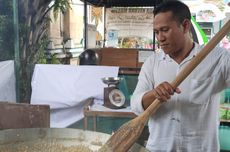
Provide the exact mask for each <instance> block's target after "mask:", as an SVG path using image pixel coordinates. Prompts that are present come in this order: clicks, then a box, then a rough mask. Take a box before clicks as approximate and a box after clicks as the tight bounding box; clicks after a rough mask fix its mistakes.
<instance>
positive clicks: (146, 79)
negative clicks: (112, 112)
mask: <svg viewBox="0 0 230 152" xmlns="http://www.w3.org/2000/svg"><path fill="white" fill-rule="evenodd" d="M154 16H155V17H154V31H155V35H156V38H157V40H158V42H159V45H160V47H161V49H162V51H160V52H154V53H153V54H152V56H150V57H149V58H148V59H147V60H146V62H145V63H144V64H143V66H142V69H141V72H140V75H139V78H138V84H137V86H136V89H135V91H134V93H133V96H132V99H131V108H132V110H133V111H134V112H135V113H136V114H140V113H142V112H143V111H144V110H145V109H146V108H147V107H148V106H149V105H150V104H151V103H152V102H153V101H154V100H155V99H156V98H157V99H159V100H160V101H161V102H162V104H161V106H160V108H159V109H158V110H157V111H156V112H155V113H154V114H153V115H152V116H151V118H150V119H149V123H148V127H149V132H150V135H149V139H148V142H147V145H146V148H147V149H148V150H150V151H151V152H155V151H156V152H179V151H181V152H217V151H219V143H218V124H219V123H218V120H219V118H218V107H219V99H220V98H219V92H220V91H222V90H223V89H225V88H227V87H230V53H229V52H228V51H226V50H223V49H221V48H218V47H216V48H215V49H214V50H212V52H211V53H210V54H209V55H208V56H207V57H206V58H205V59H204V60H203V61H202V62H201V63H200V64H199V65H198V66H197V67H196V68H195V69H194V70H193V72H192V73H191V74H190V75H189V76H188V77H187V78H186V79H185V80H184V81H183V82H182V83H181V84H180V85H179V87H178V88H173V86H171V85H170V82H172V81H173V80H174V79H175V77H176V76H177V75H178V73H179V72H180V71H181V70H182V69H183V68H184V67H185V66H186V65H187V64H188V63H189V62H190V61H191V60H192V58H193V57H194V56H196V54H197V53H198V52H199V51H200V50H201V49H202V47H201V46H199V45H198V44H197V43H195V42H193V40H192V39H191V35H190V28H191V22H190V19H191V14H190V11H189V8H188V7H187V6H186V5H185V4H184V3H182V2H180V1H167V2H163V3H162V4H161V5H159V6H158V7H157V8H155V10H154Z"/></svg>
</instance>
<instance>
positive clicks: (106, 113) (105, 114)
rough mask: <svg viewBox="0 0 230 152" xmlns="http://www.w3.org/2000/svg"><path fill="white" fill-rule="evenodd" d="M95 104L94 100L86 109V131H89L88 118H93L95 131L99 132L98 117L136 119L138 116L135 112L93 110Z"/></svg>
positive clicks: (91, 100)
mask: <svg viewBox="0 0 230 152" xmlns="http://www.w3.org/2000/svg"><path fill="white" fill-rule="evenodd" d="M93 104H94V102H93V99H90V101H89V102H88V104H87V105H86V106H85V107H84V129H85V130H86V129H88V117H92V118H93V130H94V131H96V130H97V121H96V118H97V117H120V118H135V117H136V115H135V114H134V113H133V112H131V111H130V112H128V111H116V110H111V111H100V110H94V109H92V108H91V107H92V105H93Z"/></svg>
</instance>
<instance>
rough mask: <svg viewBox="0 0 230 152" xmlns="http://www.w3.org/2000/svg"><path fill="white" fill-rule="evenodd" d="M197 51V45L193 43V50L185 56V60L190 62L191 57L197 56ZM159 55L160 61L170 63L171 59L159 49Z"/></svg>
mask: <svg viewBox="0 0 230 152" xmlns="http://www.w3.org/2000/svg"><path fill="white" fill-rule="evenodd" d="M198 50H199V44H198V43H196V42H194V47H193V49H192V50H191V52H190V53H189V55H188V56H187V58H186V59H185V60H190V59H192V58H193V57H195V56H196V55H197V53H198V52H197V51H198ZM159 53H160V54H159V55H160V58H159V59H160V60H167V61H172V60H173V59H172V58H171V57H170V56H169V55H168V54H165V52H164V51H163V50H162V49H160V51H159Z"/></svg>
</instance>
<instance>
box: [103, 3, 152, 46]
mask: <svg viewBox="0 0 230 152" xmlns="http://www.w3.org/2000/svg"><path fill="white" fill-rule="evenodd" d="M106 30H107V35H106V39H107V40H108V39H109V38H110V36H111V32H112V33H114V31H115V33H116V34H117V37H118V40H117V41H119V39H121V38H125V37H129V38H130V37H132V38H133V37H136V38H137V37H138V38H146V39H152V38H153V8H140V7H135V8H133V7H131V8H130V7H114V8H107V9H106ZM109 34H110V35H109ZM113 41H114V40H113ZM135 43H138V42H135ZM113 44H115V42H113Z"/></svg>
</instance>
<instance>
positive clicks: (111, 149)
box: [99, 20, 230, 152]
mask: <svg viewBox="0 0 230 152" xmlns="http://www.w3.org/2000/svg"><path fill="white" fill-rule="evenodd" d="M229 31H230V21H229V20H228V22H227V23H226V24H225V25H224V26H223V27H222V28H221V30H220V31H219V32H218V33H217V34H216V35H215V36H214V37H213V38H212V39H211V40H210V41H209V43H207V44H206V45H205V47H204V48H203V49H202V50H201V51H200V52H199V53H198V54H197V56H196V57H194V58H193V59H192V60H191V62H190V63H189V64H188V65H187V66H186V67H185V68H184V69H183V70H182V71H181V72H180V73H179V74H178V76H177V77H176V78H175V80H174V81H173V82H172V83H171V84H172V86H173V87H174V88H176V87H178V86H179V85H180V83H181V82H182V81H183V80H184V79H185V78H186V77H187V76H188V75H189V74H190V73H191V72H192V71H193V69H195V67H196V66H197V65H198V64H199V63H200V62H201V61H202V60H203V59H204V58H205V57H206V56H207V55H208V54H209V53H210V52H211V51H212V50H213V48H214V47H215V46H216V45H217V44H218V43H219V42H220V40H221V39H223V37H224V36H225V35H226V34H227V33H228V32H229ZM160 105H161V102H160V101H159V100H158V99H156V100H154V101H153V103H152V104H151V105H150V106H149V107H148V108H147V109H146V110H145V111H144V112H143V113H142V114H141V115H139V116H138V117H136V118H134V119H133V120H131V121H129V122H127V123H126V124H124V125H123V126H121V128H119V129H118V130H117V131H116V132H115V133H114V134H113V135H112V136H111V137H110V138H109V140H108V141H107V142H106V143H105V145H103V146H102V148H101V149H100V150H99V151H101V152H103V151H105V152H127V151H128V150H129V148H130V147H131V146H132V145H133V144H134V143H135V141H136V140H137V139H138V137H139V136H140V135H141V133H142V131H143V128H144V126H145V123H146V122H147V121H148V119H149V117H150V116H151V115H152V114H153V113H154V112H155V111H156V110H157V109H158V108H159V107H160Z"/></svg>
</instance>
